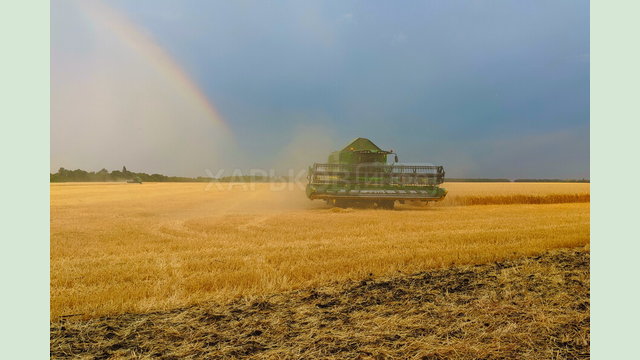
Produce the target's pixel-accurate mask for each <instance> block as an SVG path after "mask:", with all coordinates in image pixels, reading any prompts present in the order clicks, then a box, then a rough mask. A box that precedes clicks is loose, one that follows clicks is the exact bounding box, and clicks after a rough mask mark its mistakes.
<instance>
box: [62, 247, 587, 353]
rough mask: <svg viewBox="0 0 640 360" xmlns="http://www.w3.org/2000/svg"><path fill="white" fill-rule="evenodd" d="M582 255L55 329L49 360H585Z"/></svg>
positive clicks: (563, 253)
mask: <svg viewBox="0 0 640 360" xmlns="http://www.w3.org/2000/svg"><path fill="white" fill-rule="evenodd" d="M589 308H590V306H589V253H588V251H586V250H585V249H579V250H554V251H551V252H549V253H545V254H544V255H541V256H536V257H530V258H524V259H518V260H511V261H503V262H499V263H492V264H484V265H475V266H463V267H454V268H447V269H438V270H430V271H428V272H423V273H418V274H413V275H395V276H393V277H384V278H377V279H371V278H367V279H363V280H361V281H349V282H343V283H336V284H332V285H327V286H323V287H320V288H315V289H304V290H298V291H292V292H286V293H281V294H276V295H271V296H256V297H251V298H243V299H240V300H236V301H233V302H231V303H228V304H222V305H221V304H216V303H206V304H200V305H195V306H191V307H187V308H181V309H175V310H171V311H162V312H153V313H147V314H123V315H116V316H110V317H103V318H97V319H92V320H88V321H85V322H78V321H65V320H62V321H59V322H56V323H55V324H54V325H53V326H52V328H51V333H52V334H51V339H52V340H51V341H52V343H51V350H52V356H53V357H54V358H67V357H72V356H78V355H83V356H84V357H85V358H96V359H106V358H114V359H118V358H121V359H129V358H139V359H145V358H146V359H185V358H198V359H199V358H203V359H212V358H215V359H217V358H227V359H237V358H251V359H274V358H275V359H300V358H302V359H409V358H411V359H449V358H455V359H567V358H569V359H575V358H585V359H586V358H588V357H589Z"/></svg>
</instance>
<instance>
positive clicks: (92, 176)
mask: <svg viewBox="0 0 640 360" xmlns="http://www.w3.org/2000/svg"><path fill="white" fill-rule="evenodd" d="M129 180H140V181H146V182H209V181H211V180H212V178H209V177H203V176H199V177H195V178H191V177H184V176H166V175H162V174H147V173H143V172H133V171H129V170H127V168H126V167H125V166H123V167H122V170H113V171H109V170H107V169H102V170H100V171H84V170H80V169H76V170H67V169H65V168H63V167H61V168H60V169H59V170H58V172H56V173H55V174H49V181H50V182H110V181H129Z"/></svg>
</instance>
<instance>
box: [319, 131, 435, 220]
mask: <svg viewBox="0 0 640 360" xmlns="http://www.w3.org/2000/svg"><path fill="white" fill-rule="evenodd" d="M391 154H393V155H394V160H395V161H394V162H393V163H388V162H387V156H388V155H391ZM308 179H309V183H308V184H307V196H308V197H309V199H311V200H314V199H322V200H325V201H326V202H327V204H329V205H333V206H337V207H343V208H344V207H350V206H367V205H375V206H377V207H379V208H384V209H393V207H394V204H395V201H399V202H400V203H404V202H405V201H413V202H422V203H426V202H429V201H440V200H442V199H444V197H445V196H446V195H447V190H445V189H443V188H440V187H438V185H440V184H442V183H443V182H444V168H443V167H442V166H433V165H404V164H399V163H398V155H396V154H395V153H394V152H393V150H390V151H386V150H382V149H380V148H379V147H378V146H376V145H375V144H374V143H373V142H371V140H369V139H365V138H357V139H355V140H353V141H352V142H351V143H350V144H349V145H347V146H346V147H345V148H344V149H342V150H340V151H335V152H333V153H331V155H329V162H328V163H326V164H318V163H315V164H313V166H312V167H309V174H308Z"/></svg>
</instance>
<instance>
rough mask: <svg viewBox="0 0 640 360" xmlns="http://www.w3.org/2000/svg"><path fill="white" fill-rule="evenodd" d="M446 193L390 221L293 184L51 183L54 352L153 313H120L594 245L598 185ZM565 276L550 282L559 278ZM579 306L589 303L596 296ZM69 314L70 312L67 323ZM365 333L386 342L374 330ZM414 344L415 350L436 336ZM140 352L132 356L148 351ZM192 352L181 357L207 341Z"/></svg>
mask: <svg viewBox="0 0 640 360" xmlns="http://www.w3.org/2000/svg"><path fill="white" fill-rule="evenodd" d="M445 187H446V188H447V189H448V190H449V195H448V196H447V199H446V200H445V201H443V202H441V203H438V204H435V205H430V206H427V207H417V206H411V205H408V204H407V205H400V206H397V209H396V210H394V211H386V210H377V209H330V208H327V207H326V206H325V205H324V203H322V202H319V201H317V202H310V201H309V200H307V199H306V198H305V197H304V193H303V191H302V190H301V189H299V188H297V187H296V186H295V185H291V184H289V185H288V184H220V186H219V187H217V186H210V185H207V184H202V183H195V184H194V183H175V184H170V183H157V184H153V183H146V184H142V185H138V184H119V183H112V184H95V183H94V184H52V185H51V316H52V344H51V346H52V351H53V353H54V354H58V355H57V356H63V353H64V351H67V350H64V349H65V346H71V347H72V348H76V349H77V348H78V346H80V345H79V344H75V345H73V346H72V345H70V344H69V341H71V342H73V341H76V342H77V341H79V342H83V341H92V340H89V339H88V338H85V337H84V335H79V336H80V337H79V338H78V337H77V336H73V337H72V338H66V337H67V336H70V334H73V332H70V331H71V330H70V329H74V328H76V327H82V326H88V327H89V328H90V327H91V326H92V325H91V324H96V322H95V321H98V320H95V319H97V318H98V317H102V316H111V317H110V318H108V319H121V320H122V319H125V318H126V316H131V317H133V318H135V317H136V316H142V315H123V316H125V317H124V318H123V317H119V315H118V314H123V313H129V314H134V313H137V314H144V313H149V312H158V311H169V313H172V312H171V311H173V309H178V308H184V307H187V306H192V305H197V304H203V303H208V304H228V303H229V302H232V301H242V300H238V299H245V300H244V301H248V300H246V299H251V298H255V297H264V296H268V295H270V294H280V293H283V292H287V291H292V290H296V289H313V288H318V287H322V286H326V285H327V284H332V283H336V282H342V283H348V282H349V281H360V280H362V279H365V278H370V277H376V278H377V277H381V276H391V275H394V274H400V273H402V274H410V273H417V272H421V271H425V270H428V269H433V268H443V267H450V266H452V265H473V264H485V263H492V262H495V261H505V260H509V259H516V258H522V257H523V256H531V255H537V254H541V253H543V252H545V251H547V250H549V249H554V248H563V247H584V246H588V243H589V202H588V201H589V184H544V183H529V184H527V183H500V184H498V183H490V184H486V183H451V184H445ZM471 204H489V205H471ZM545 269H546V268H540V269H539V271H543V273H541V274H540V275H545V273H544V271H546V270H545ZM550 271H551V270H550ZM586 271H588V269H587V270H586ZM545 276H546V275H545ZM559 276H560V275H558V276H550V277H549V279H551V280H553V281H560V277H559ZM554 279H555V280H554ZM336 286H337V285H336ZM523 286H525V285H523ZM305 291H307V290H305ZM496 291H497V290H496ZM512 295H513V296H525V297H526V296H529V295H527V294H526V292H525V294H521V295H516V294H515V293H511V292H510V293H509V295H508V296H512ZM501 296H502V295H501ZM505 296H506V295H505ZM582 301H586V302H587V303H588V296H587V297H586V298H584V296H583V299H582ZM378 305H379V306H381V307H384V306H385V305H384V304H383V303H382V304H378ZM220 306H223V305H220ZM229 306H231V305H229ZM390 306H391V305H390ZM407 306H409V304H408V305H407ZM500 306H503V305H500ZM532 306H534V305H532ZM535 306H537V305H535ZM540 306H542V305H540ZM381 309H382V308H381ZM540 309H542V308H540ZM409 310H410V309H407V311H409ZM381 311H382V310H381ZM393 311H395V310H393ZM536 311H538V310H536ZM541 311H542V310H541ZM158 314H162V313H158ZM68 315H73V316H70V317H63V316H68ZM423 315H424V314H423ZM556 315H557V314H556ZM556 315H554V314H546V313H545V312H544V311H543V312H541V313H540V314H539V315H536V316H540V317H542V318H544V317H545V316H550V317H552V318H555V316H556ZM184 316H185V317H184V319H185V321H187V320H188V321H190V320H189V317H188V314H185V315H184ZM274 316H276V315H274ZM390 316H391V315H390ZM398 316H401V315H398ZM558 316H561V317H562V316H564V315H562V314H560V315H558ZM392 317H393V316H392ZM143 318H144V317H142V318H140V319H143ZM512 320H513V321H516V319H512ZM110 321H116V320H110ZM251 321H254V320H251ZM255 321H257V320H255ZM283 321H284V320H283ZM541 321H542V320H541ZM72 324H73V325H72ZM136 324H138V323H136ZM140 324H142V323H140ZM140 324H138V325H140ZM368 324H370V325H371V326H372V327H371V331H374V332H375V331H376V330H375V329H376V326H377V325H375V322H370V323H368ZM129 325H131V324H129ZM123 326H124V325H123ZM127 326H128V325H127ZM132 326H133V325H132ZM135 326H137V325H135ZM184 326H191V325H189V324H184ZM193 326H199V325H193ZM587 326H588V325H587ZM65 329H66V330H65ZM87 329H88V328H87ZM123 329H124V328H123ZM127 329H129V330H131V328H127ZM137 329H138V330H141V329H142V328H140V327H138V328H137ZM355 329H356V328H354V329H352V330H354V331H355ZM85 330H86V329H85ZM129 330H123V331H129ZM183 330H184V329H183ZM583 330H584V329H583ZM96 331H97V330H96ZM145 331H146V330H145ZM149 331H151V330H149ZM301 331H302V330H301ZM381 331H382V330H381ZM502 331H504V332H505V334H506V332H508V329H503V330H502ZM587 331H588V328H587ZM96 334H99V332H98V333H96ZM372 334H373V333H372ZM121 335H122V334H120V335H117V336H118V337H120V336H121ZM391 335H393V334H391ZM105 336H106V333H105ZM110 336H111V335H110ZM283 336H284V335H283ZM424 336H427V337H429V336H435V335H429V334H428V333H427V332H425V334H424ZM59 338H65V339H66V340H65V341H62V340H60V339H59ZM465 338H466V336H465ZM69 339H71V340H69ZM73 339H75V340H73ZM94 340H95V339H94ZM185 341H187V340H185ZM198 341H199V340H198ZM411 341H413V342H414V345H413V346H418V345H419V344H420V343H422V342H424V341H426V340H425V338H420V339H418V338H415V339H413V340H411ZM469 341H471V342H473V341H475V340H473V339H470V340H469ZM563 341H564V340H563ZM185 344H186V343H185ZM220 344H221V345H220V346H227V345H224V343H220ZM533 344H534V343H531V346H533ZM476 345H477V346H480V345H478V344H476ZM476 345H473V346H476ZM74 346H75V347H74ZM132 346H133V345H132ZM136 346H138V345H135V346H133V347H129V348H128V350H127V351H138V350H139V351H142V350H140V349H142V348H141V347H139V346H138V347H136ZM140 346H141V345H140ZM184 346H186V347H185V348H183V349H182V350H177V351H178V352H181V351H186V350H185V349H186V348H193V349H195V348H197V347H198V346H199V345H198V344H196V343H191V344H186V345H184ZM228 346H232V345H228ZM234 346H235V345H234ZM443 346H444V345H443ZM469 346H472V344H471V343H469ZM505 346H507V345H505ZM116 347H117V346H116ZM507 347H508V346H507ZM67 349H68V348H67ZM132 349H133V350H132ZM136 349H138V350H136ZM410 349H413V348H411V347H410V348H406V350H410ZM225 351H226V350H225ZM496 351H497V350H496ZM550 351H551V350H550ZM164 353H165V354H169V353H171V352H170V351H169V350H166V351H165V352H164ZM224 353H225V352H224V351H223V352H220V354H224ZM258 353H259V354H263V352H258ZM417 353H421V354H422V353H424V352H423V351H422V352H417ZM417 353H416V354H417ZM128 354H129V355H131V354H132V353H131V352H129V353H128ZM138 354H150V352H146V351H142V352H138ZM185 354H186V353H185ZM265 354H266V353H265ZM313 354H315V353H309V354H308V356H307V357H309V356H311V357H313V356H312V355H313ZM532 354H533V353H532ZM227 355H229V356H231V357H233V355H232V354H231V353H228V354H227ZM272 355H276V353H272ZM176 356H177V357H182V356H180V355H176ZM256 356H262V355H256ZM265 356H266V355H265ZM291 356H294V355H291ZM532 356H533V355H532ZM89 357H91V356H89ZM294 357H295V356H294ZM337 357H340V356H337ZM463 357H464V356H463Z"/></svg>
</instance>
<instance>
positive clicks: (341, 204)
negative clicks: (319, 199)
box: [333, 199, 349, 209]
mask: <svg viewBox="0 0 640 360" xmlns="http://www.w3.org/2000/svg"><path fill="white" fill-rule="evenodd" d="M333 205H334V206H336V207H339V208H343V209H346V208H348V207H349V201H347V200H346V199H335V200H334V202H333Z"/></svg>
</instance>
